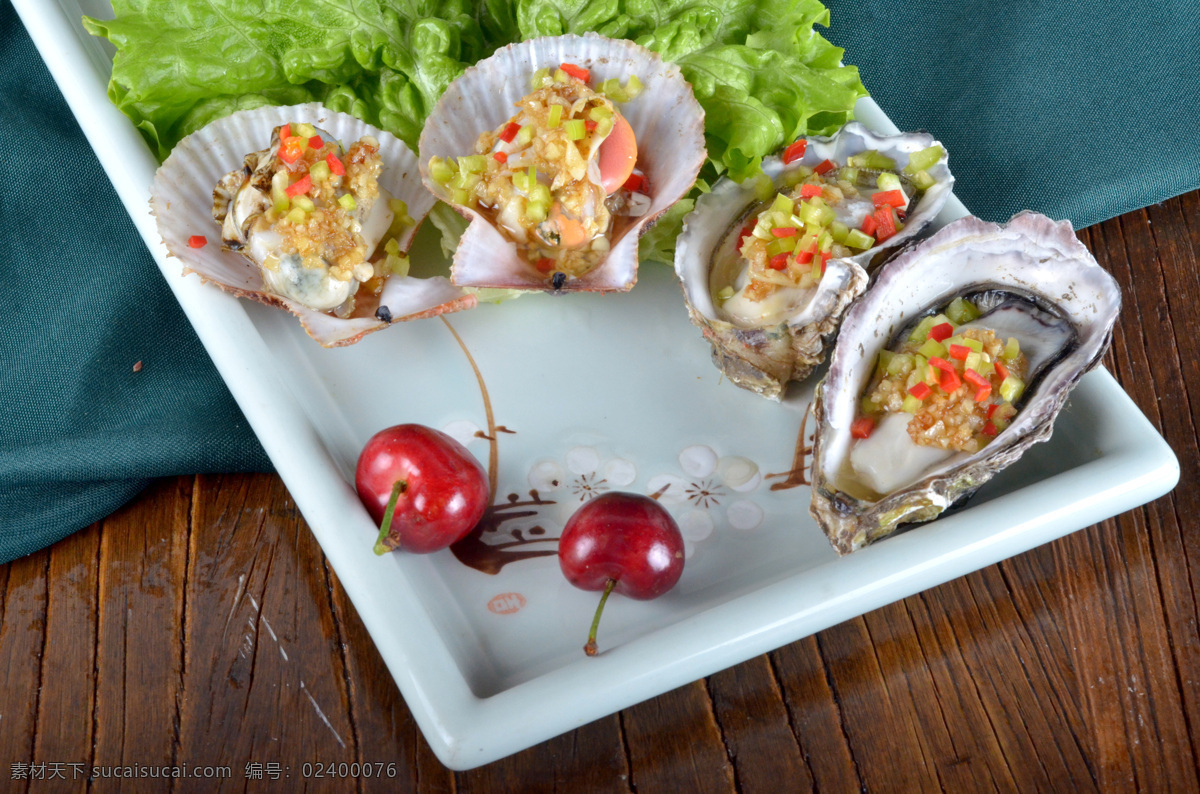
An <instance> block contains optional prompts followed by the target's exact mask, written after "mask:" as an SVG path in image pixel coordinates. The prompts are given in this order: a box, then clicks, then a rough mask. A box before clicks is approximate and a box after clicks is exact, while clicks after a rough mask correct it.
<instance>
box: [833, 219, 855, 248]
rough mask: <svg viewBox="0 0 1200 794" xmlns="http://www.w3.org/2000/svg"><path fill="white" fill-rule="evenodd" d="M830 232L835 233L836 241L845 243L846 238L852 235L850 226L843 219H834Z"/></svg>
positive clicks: (834, 238)
mask: <svg viewBox="0 0 1200 794" xmlns="http://www.w3.org/2000/svg"><path fill="white" fill-rule="evenodd" d="M829 233H830V234H832V235H833V241H834V242H835V243H843V244H844V243H845V242H846V238H847V237H848V236H850V227H849V226H847V225H846V224H844V223H842V222H841V221H834V222H833V223H832V224H830V226H829Z"/></svg>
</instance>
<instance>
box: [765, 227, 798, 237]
mask: <svg viewBox="0 0 1200 794" xmlns="http://www.w3.org/2000/svg"><path fill="white" fill-rule="evenodd" d="M796 231H797V229H796V227H795V226H776V227H775V228H774V229H772V230H771V234H773V235H775V236H776V237H795V236H796Z"/></svg>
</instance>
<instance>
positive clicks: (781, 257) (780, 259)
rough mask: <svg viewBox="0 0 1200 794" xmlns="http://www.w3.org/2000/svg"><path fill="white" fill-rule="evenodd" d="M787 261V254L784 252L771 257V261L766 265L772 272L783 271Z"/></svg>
mask: <svg viewBox="0 0 1200 794" xmlns="http://www.w3.org/2000/svg"><path fill="white" fill-rule="evenodd" d="M787 261H788V254H787V252H786V251H785V252H784V253H782V254H776V255H775V256H773V257H771V261H770V262H768V263H767V266H768V267H770V268H771V269H772V270H783V269H785V268H786V267H787Z"/></svg>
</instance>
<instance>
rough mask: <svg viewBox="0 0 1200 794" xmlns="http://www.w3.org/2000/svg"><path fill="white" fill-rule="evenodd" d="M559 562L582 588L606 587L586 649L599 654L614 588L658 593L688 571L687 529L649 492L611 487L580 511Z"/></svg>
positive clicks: (565, 535)
mask: <svg viewBox="0 0 1200 794" xmlns="http://www.w3.org/2000/svg"><path fill="white" fill-rule="evenodd" d="M558 562H559V565H560V566H561V567H562V572H563V575H564V576H566V577H567V581H568V582H570V583H571V584H573V585H575V586H576V587H578V588H580V589H582V590H603V591H604V595H603V597H601V599H600V606H599V607H598V608H597V609H596V617H595V619H594V620H593V621H592V630H591V633H589V634H588V643H587V645H585V646H583V650H584V651H585V652H586V653H587V655H588V656H595V655H596V653H597V650H596V628H597V627H598V626H599V625H600V615H601V613H602V612H603V611H604V604H605V602H606V601H607V600H608V596H609V593H611V592H613V591H614V590H616V592H618V593H621V594H623V595H627V596H629V597H630V598H637V599H641V600H647V599H651V598H658V597H659V596H660V595H662V594H663V593H665V592H667V591H668V590H670V589H671V588H672V587H674V586H675V583H676V582H678V581H679V576H680V575H681V574H682V573H683V535H681V534H680V532H679V526H678V525H677V524H676V523H675V519H673V518H671V514H670V513H668V512H667V511H666V509H665V508H663V506H662V505H660V504H659V503H658V502H656V501H655V500H653V499H651V498H650V497H648V496H641V495H639V494H631V493H620V492H614V493H606V494H604V495H602V496H597V497H596V498H595V499H592V500H591V501H590V502H588V503H587V504H585V505H583V506H582V507H580V508H579V509H578V510H576V511H575V514H574V515H572V516H571V518H570V519H569V520H568V521H567V525H566V527H564V528H563V531H562V537H561V538H559V541H558Z"/></svg>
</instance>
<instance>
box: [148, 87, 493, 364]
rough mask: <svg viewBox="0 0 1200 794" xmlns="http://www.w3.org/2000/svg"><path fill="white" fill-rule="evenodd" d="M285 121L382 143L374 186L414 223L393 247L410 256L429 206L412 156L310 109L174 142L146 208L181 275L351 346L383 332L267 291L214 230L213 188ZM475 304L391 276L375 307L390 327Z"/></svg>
mask: <svg viewBox="0 0 1200 794" xmlns="http://www.w3.org/2000/svg"><path fill="white" fill-rule="evenodd" d="M288 122H308V123H309V124H312V125H314V126H315V127H318V128H320V129H321V130H324V131H325V132H328V133H329V134H330V135H332V136H334V137H335V138H337V139H338V140H340V141H342V142H343V143H344V144H347V145H349V144H351V143H353V142H355V141H357V140H358V139H359V138H361V137H362V136H364V135H371V136H374V137H375V138H376V139H377V140H378V141H379V154H380V157H381V158H382V160H383V170H382V172H381V173H380V176H379V184H380V186H381V187H383V188H385V189H386V190H388V192H390V193H391V194H392V197H393V198H397V199H400V200H402V201H404V202H405V203H406V204H407V205H408V214H409V215H410V216H411V217H412V218H413V220H415V221H416V222H417V224H416V226H414V227H413V228H411V229H409V230H408V231H406V232H405V234H404V235H403V236H402V237H401V239H400V240H398V241H397V242H398V243H399V244H400V248H401V250H402V251H407V250H408V248H409V246H410V245H411V244H412V240H413V237H414V235H415V234H416V232H417V228H419V227H420V224H421V221H423V220H424V218H425V216H426V215H427V214H428V213H429V210H430V209H432V208H433V205H434V203H435V201H436V199H435V198H434V197H433V196H432V195H431V194H430V193H429V191H427V190H425V188H424V186H423V185H422V184H421V182H420V180H419V178H418V168H417V158H416V156H415V155H414V154H413V153H412V151H411V150H410V149H409V148H408V147H407V146H405V144H404V142H403V141H401V140H400V139H399V138H397V137H395V136H394V135H391V134H390V133H387V132H384V131H383V130H380V129H377V128H375V127H372V126H371V125H370V124H367V123H365V122H362V121H359V120H358V119H356V118H354V117H353V116H349V115H347V114H345V113H337V112H334V111H331V110H328V109H326V108H325V107H323V106H321V105H320V104H317V103H315V102H314V103H309V104H305V105H293V106H289V107H263V108H257V109H254V110H243V111H240V112H238V113H234V114H232V115H230V116H226V117H225V118H222V119H218V120H217V121H214V122H212V123H211V124H209V125H207V126H206V127H204V128H203V129H201V130H199V131H197V132H195V133H193V134H191V135H189V136H188V137H186V138H184V139H183V140H182V141H180V143H179V145H178V146H176V147H175V149H174V150H173V151H172V152H171V156H170V157H168V158H167V160H166V162H164V163H163V164H162V166H161V167H160V168H159V169H158V171H157V173H155V175H154V185H153V187H152V188H151V200H150V204H151V208H152V210H153V212H154V216H155V219H156V220H157V222H158V232H159V234H160V235H161V236H162V239H163V243H164V244H165V245H166V246H167V249H168V250H169V251H170V252H171V254H172V256H174V257H176V258H177V259H179V260H180V261H182V262H183V272H184V273H185V274H186V273H195V274H197V275H198V276H200V278H202V279H203V280H204V281H206V282H211V283H213V284H215V285H217V286H218V287H220V288H221V289H223V290H225V291H227V292H230V293H233V294H234V295H237V296H239V297H243V298H250V299H251V300H255V301H258V302H260V303H265V304H267V305H270V306H276V307H278V308H281V309H286V310H288V311H290V312H291V313H292V314H294V315H296V316H297V317H298V318H299V319H300V322H301V324H302V325H303V326H304V330H305V331H307V332H308V334H309V336H311V337H312V338H313V339H315V340H317V341H318V342H319V343H321V345H323V346H324V347H338V346H342V345H349V344H353V343H355V342H357V341H358V340H360V339H362V337H363V336H364V335H366V334H368V333H371V332H372V331H378V330H379V329H381V328H385V327H387V325H388V323H385V322H383V321H382V320H379V319H376V318H375V317H374V316H370V315H368V316H362V317H359V316H352V317H349V318H347V319H341V318H339V317H335V316H333V315H331V314H327V313H324V312H319V311H315V310H313V309H310V308H308V307H307V306H304V305H302V304H300V303H297V302H296V301H293V300H289V299H287V298H284V297H280V296H278V295H274V294H271V293H269V292H267V291H266V290H265V289H264V287H263V280H262V276H261V275H260V272H259V269H258V266H257V265H255V264H254V263H253V262H252V261H250V260H249V259H247V258H246V257H244V256H242V255H241V254H239V253H236V252H234V251H229V250H225V249H223V248H222V247H221V244H220V240H221V230H220V227H218V226H217V224H216V223H215V222H214V221H213V219H212V206H213V188H214V186H216V185H217V183H218V182H219V181H220V180H221V178H222V177H223V176H224V175H225V174H227V173H228V172H229V171H231V170H233V169H237V168H239V167H241V165H242V161H243V159H244V158H245V156H246V155H247V154H248V153H250V152H255V151H259V150H261V149H263V148H264V147H266V146H268V145H269V144H270V141H271V132H272V130H274V129H275V128H276V127H278V126H280V125H282V124H286V123H288ZM192 235H203V236H204V237H206V238H207V239H208V244H207V245H205V246H204V247H202V248H191V247H189V246H188V238H189V237H191V236H192ZM363 303H366V302H365V301H364V302H363ZM475 303H476V299H475V296H473V295H468V294H466V293H465V292H463V291H462V290H460V289H458V288H457V287H455V286H453V285H452V284H451V283H450V281H449V279H446V278H443V277H434V278H426V279H420V278H413V277H406V278H396V277H390V278H388V280H387V281H386V282H385V285H384V288H383V293H382V294H381V295H380V298H379V305H383V306H387V307H388V309H389V310H390V311H391V314H392V322H397V321H400V320H412V319H417V318H421V317H432V316H435V315H438V314H442V313H444V312H452V311H459V310H461V309H469V308H471V307H473V306H474V305H475ZM374 306H375V304H374V303H373V302H371V303H370V304H369V311H370V313H371V314H372V315H373V313H374V311H375V309H374Z"/></svg>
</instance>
